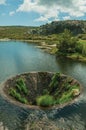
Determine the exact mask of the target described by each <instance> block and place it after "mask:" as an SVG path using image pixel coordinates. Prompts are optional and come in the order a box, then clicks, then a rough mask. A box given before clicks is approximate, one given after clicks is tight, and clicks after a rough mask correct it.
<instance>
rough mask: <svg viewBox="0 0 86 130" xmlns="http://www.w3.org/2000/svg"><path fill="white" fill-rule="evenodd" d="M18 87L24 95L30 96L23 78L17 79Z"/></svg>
mask: <svg viewBox="0 0 86 130" xmlns="http://www.w3.org/2000/svg"><path fill="white" fill-rule="evenodd" d="M16 87H17V89H18V90H19V91H20V92H23V93H24V94H26V95H28V89H27V87H26V84H25V83H24V80H23V79H22V78H19V79H17V81H16Z"/></svg>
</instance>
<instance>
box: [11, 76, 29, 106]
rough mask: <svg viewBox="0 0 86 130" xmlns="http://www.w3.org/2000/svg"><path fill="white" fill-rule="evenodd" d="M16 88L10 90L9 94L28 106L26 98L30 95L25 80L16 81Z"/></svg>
mask: <svg viewBox="0 0 86 130" xmlns="http://www.w3.org/2000/svg"><path fill="white" fill-rule="evenodd" d="M15 86H16V87H15V88H10V90H9V94H10V95H11V96H12V97H14V98H15V99H16V100H18V101H20V102H22V103H24V104H27V103H28V100H27V99H26V98H25V97H26V96H27V95H28V93H29V92H28V89H27V87H26V85H25V83H24V80H23V78H19V79H17V80H16V85H15Z"/></svg>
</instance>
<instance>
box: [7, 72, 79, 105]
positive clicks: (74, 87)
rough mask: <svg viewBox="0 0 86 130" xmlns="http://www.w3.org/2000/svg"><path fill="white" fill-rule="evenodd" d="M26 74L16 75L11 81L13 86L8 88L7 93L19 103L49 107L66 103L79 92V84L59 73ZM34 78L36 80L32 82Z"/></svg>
mask: <svg viewBox="0 0 86 130" xmlns="http://www.w3.org/2000/svg"><path fill="white" fill-rule="evenodd" d="M26 75H27V74H26ZM26 75H23V76H20V77H19V76H18V77H17V78H16V79H14V82H13V84H12V81H11V86H13V87H11V86H10V87H9V90H8V94H9V95H10V96H12V97H13V98H14V99H16V100H17V101H19V102H21V103H24V104H29V105H38V106H42V107H50V106H53V105H58V104H63V103H67V102H69V101H71V100H73V99H74V98H75V97H77V96H79V94H80V84H79V83H78V82H77V81H76V80H74V79H73V78H71V77H67V76H66V75H63V74H61V73H55V74H53V75H51V73H47V72H38V75H32V74H31V75H27V76H28V77H26ZM32 76H33V77H32ZM36 76H37V77H36ZM38 77H39V78H38ZM34 78H35V79H37V81H38V82H34V81H35V80H34ZM30 80H31V81H30ZM27 86H28V87H27ZM40 86H41V87H40Z"/></svg>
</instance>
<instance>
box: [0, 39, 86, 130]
mask: <svg viewBox="0 0 86 130" xmlns="http://www.w3.org/2000/svg"><path fill="white" fill-rule="evenodd" d="M30 71H52V72H56V71H59V72H62V73H64V74H68V75H70V76H73V77H74V78H76V79H77V80H79V81H80V82H81V83H82V85H83V87H84V91H83V94H82V96H81V97H80V98H79V99H78V101H77V102H76V103H75V104H73V105H71V106H66V107H65V108H63V109H59V110H46V111H43V110H40V111H35V110H34V111H33V110H26V109H22V108H19V107H17V106H14V105H13V104H10V103H8V102H7V101H5V100H4V99H3V97H0V122H1V123H0V126H2V125H4V127H5V128H3V129H6V130H7V129H8V130H24V129H25V128H24V125H25V122H26V119H27V118H28V117H31V115H32V114H34V115H35V117H38V118H39V119H40V118H42V117H43V116H47V117H48V118H49V119H50V120H53V121H54V122H55V123H56V125H57V126H59V127H61V128H62V127H63V128H64V129H65V130H67V129H68V128H71V127H72V128H73V129H74V130H86V116H85V114H86V96H85V95H86V63H81V62H76V61H72V60H67V59H59V58H57V59H56V57H55V56H53V55H50V54H47V53H45V52H43V51H42V50H40V49H38V48H36V46H35V45H34V44H27V43H23V42H14V41H11V42H0V82H3V81H4V80H6V79H8V78H9V77H11V76H15V75H16V74H19V73H24V72H30Z"/></svg>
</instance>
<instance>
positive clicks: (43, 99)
mask: <svg viewBox="0 0 86 130" xmlns="http://www.w3.org/2000/svg"><path fill="white" fill-rule="evenodd" d="M53 102H54V100H53V97H52V96H50V95H43V96H40V97H38V98H37V105H39V106H42V107H49V106H52V105H53Z"/></svg>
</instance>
